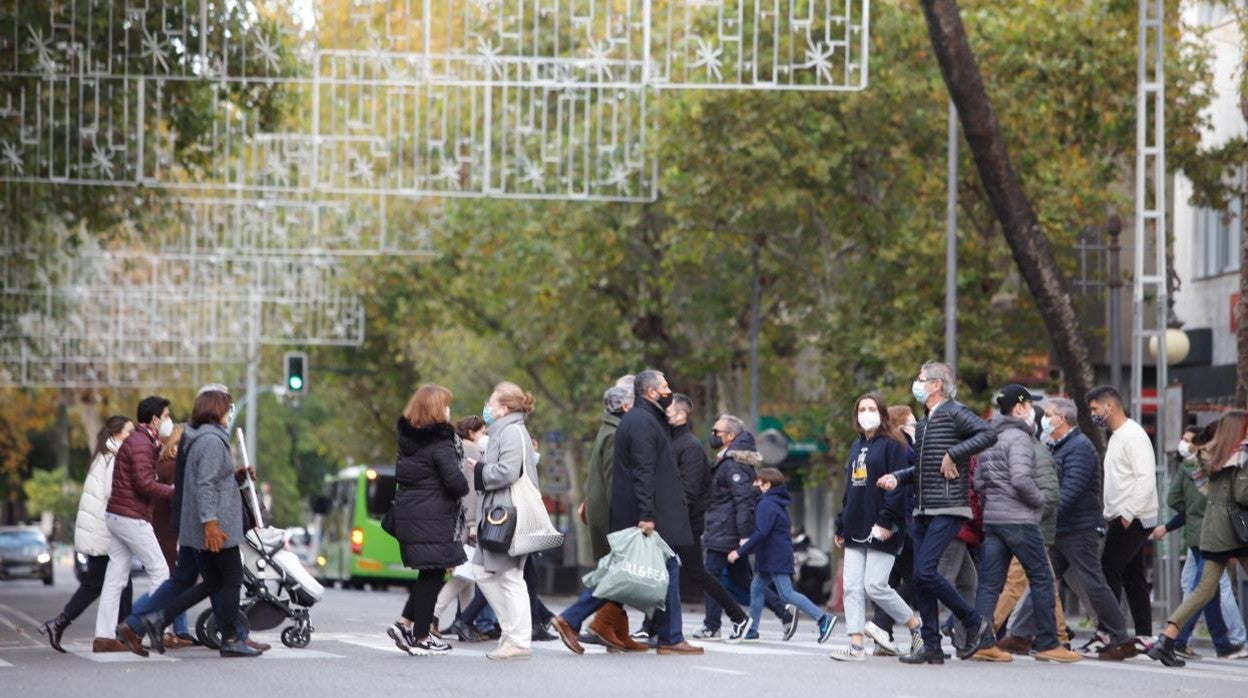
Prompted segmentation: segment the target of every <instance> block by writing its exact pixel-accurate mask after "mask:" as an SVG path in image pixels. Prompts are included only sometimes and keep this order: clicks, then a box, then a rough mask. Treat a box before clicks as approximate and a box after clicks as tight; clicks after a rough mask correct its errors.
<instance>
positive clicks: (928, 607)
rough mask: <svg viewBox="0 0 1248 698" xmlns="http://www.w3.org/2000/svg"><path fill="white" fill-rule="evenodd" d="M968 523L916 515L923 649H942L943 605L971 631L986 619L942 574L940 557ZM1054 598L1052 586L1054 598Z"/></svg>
mask: <svg viewBox="0 0 1248 698" xmlns="http://www.w3.org/2000/svg"><path fill="white" fill-rule="evenodd" d="M964 523H966V520H965V519H963V518H961V517H959V516H916V517H914V526H912V527H911V528H910V540H911V541H913V543H914V591H915V596H916V597H917V598H918V602H919V617H920V618H922V619H923V646H924V647H925V648H927V649H928V650H930V651H935V650H938V649H940V641H941V636H940V604H942V603H943V604H944V605H945V606H946V607H947V608H948V609H949V610H950V611H953V615H955V616H957V617H958V620H960V621H962V624H963V625H964V626H966V627H967V628H969V629H976V628H978V627H979V624H980V620H981V618H982V616H980V614H978V613H976V612H975V609H974V608H972V607H971V605H970V604H969V603H967V602H966V599H964V598H962V595H961V594H959V593H958V592H957V590H956V589H954V588H953V585H952V584H950V583H949V580H947V579H945V578H944V577H943V576H941V574H940V557H941V555H943V554H944V552H945V548H947V547H949V543H951V542H952V541H953V539H954V538H957V536H958V531H959V530H961V528H962V524H964ZM1052 595H1053V591H1052V587H1050V590H1049V596H1050V598H1051V597H1052ZM1050 615H1051V614H1050Z"/></svg>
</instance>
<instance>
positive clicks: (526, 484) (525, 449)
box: [507, 425, 563, 557]
mask: <svg viewBox="0 0 1248 698" xmlns="http://www.w3.org/2000/svg"><path fill="white" fill-rule="evenodd" d="M517 426H518V425H517ZM521 432H522V433H524V436H523V437H521V438H522V439H526V438H528V433H527V432H525V431H524V430H523V429H521ZM520 445H521V448H522V450H521V455H520V459H521V460H520V463H521V465H522V466H523V469H522V472H521V474H520V479H518V480H516V481H515V482H513V483H512V485H511V505H512V506H513V507H515V508H516V534H515V536H513V537H512V539H511V545H510V546H509V547H508V548H507V554H508V555H511V556H512V557H520V556H522V555H529V554H531V553H540V552H541V551H543V550H550V549H551V548H557V547H559V546H561V545H563V534H562V533H560V532H559V531H558V529H556V528H555V525H554V524H553V523H551V521H550V515H549V514H547V513H546V504H545V503H544V502H542V493H541V492H539V491H538V490H537V485H535V484H533V478H532V476H531V475H530V473H529V458H528V456H529V445H528V444H527V443H524V442H523V441H521V444H520Z"/></svg>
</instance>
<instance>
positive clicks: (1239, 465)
mask: <svg viewBox="0 0 1248 698" xmlns="http://www.w3.org/2000/svg"><path fill="white" fill-rule="evenodd" d="M1246 436H1248V412H1244V411H1242V410H1235V411H1232V412H1227V413H1226V415H1225V416H1223V417H1222V419H1221V421H1220V422H1219V423H1218V429H1217V431H1216V432H1215V433H1214V435H1213V439H1212V440H1211V441H1210V442H1209V443H1208V444H1206V445H1205V446H1204V447H1202V448H1201V449H1200V452H1199V453H1198V454H1197V456H1196V457H1197V458H1198V459H1199V460H1200V463H1201V465H1202V466H1203V467H1204V468H1205V469H1206V470H1207V471H1208V473H1209V485H1208V487H1209V489H1208V503H1207V504H1206V506H1205V521H1204V523H1203V524H1202V525H1201V527H1200V553H1201V555H1202V556H1203V557H1204V559H1205V567H1204V569H1203V570H1202V571H1201V575H1200V583H1199V584H1197V585H1196V588H1195V589H1193V590H1192V593H1191V594H1190V595H1189V596H1188V597H1187V598H1186V599H1184V600H1183V603H1181V604H1179V607H1178V608H1176V609H1175V610H1174V613H1172V614H1170V617H1169V618H1167V619H1166V627H1165V630H1163V631H1162V633H1161V635H1159V636H1158V637H1157V642H1155V643H1154V644H1153V646H1152V647H1151V648H1149V650H1148V656H1149V657H1152V658H1153V659H1155V660H1157V661H1159V662H1161V663H1162V664H1165V665H1166V666H1183V665H1184V664H1185V662H1184V661H1183V660H1182V659H1180V658H1179V656H1178V655H1177V654H1176V653H1175V651H1174V639H1175V638H1176V637H1178V635H1179V629H1180V628H1182V627H1183V626H1184V625H1186V624H1187V622H1188V621H1189V620H1191V619H1192V617H1193V616H1195V615H1196V614H1197V613H1199V612H1200V610H1201V609H1203V608H1204V607H1205V605H1206V604H1208V603H1209V602H1210V601H1212V600H1213V599H1214V598H1216V597H1217V595H1218V585H1219V583H1220V582H1221V579H1222V572H1223V570H1225V569H1226V568H1227V567H1229V566H1230V564H1231V561H1232V560H1234V559H1235V558H1238V559H1239V564H1240V566H1241V567H1245V565H1246V564H1248V563H1245V560H1246V559H1248V540H1246V539H1245V537H1244V536H1243V535H1242V533H1244V532H1243V531H1240V530H1238V527H1237V526H1236V525H1235V523H1233V521H1232V519H1233V518H1240V519H1242V518H1243V517H1244V516H1245V510H1246V509H1248V452H1246V449H1248V439H1246V438H1245V437H1246ZM1246 569H1248V567H1246Z"/></svg>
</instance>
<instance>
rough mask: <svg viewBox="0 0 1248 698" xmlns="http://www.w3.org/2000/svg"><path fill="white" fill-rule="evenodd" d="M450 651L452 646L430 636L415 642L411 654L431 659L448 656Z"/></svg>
mask: <svg viewBox="0 0 1248 698" xmlns="http://www.w3.org/2000/svg"><path fill="white" fill-rule="evenodd" d="M450 651H451V646H450V645H448V644H446V643H445V642H443V641H441V640H439V639H438V638H436V637H434V636H432V635H430V636H428V637H426V638H424V639H423V640H417V641H415V642H413V643H412V649H411V650H410V654H411V655H412V656H415V657H431V656H436V655H442V654H448V653H450Z"/></svg>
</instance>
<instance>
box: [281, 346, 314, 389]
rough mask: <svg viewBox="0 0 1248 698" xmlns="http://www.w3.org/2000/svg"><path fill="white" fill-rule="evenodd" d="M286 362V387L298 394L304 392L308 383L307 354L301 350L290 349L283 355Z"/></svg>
mask: <svg viewBox="0 0 1248 698" xmlns="http://www.w3.org/2000/svg"><path fill="white" fill-rule="evenodd" d="M285 364H286V389H287V390H288V391H290V392H291V393H295V394H299V393H302V392H304V390H305V389H306V388H307V385H308V379H307V374H306V373H305V371H306V370H307V365H308V355H307V354H304V353H303V352H297V351H292V352H289V353H287V354H286V356H285Z"/></svg>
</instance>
